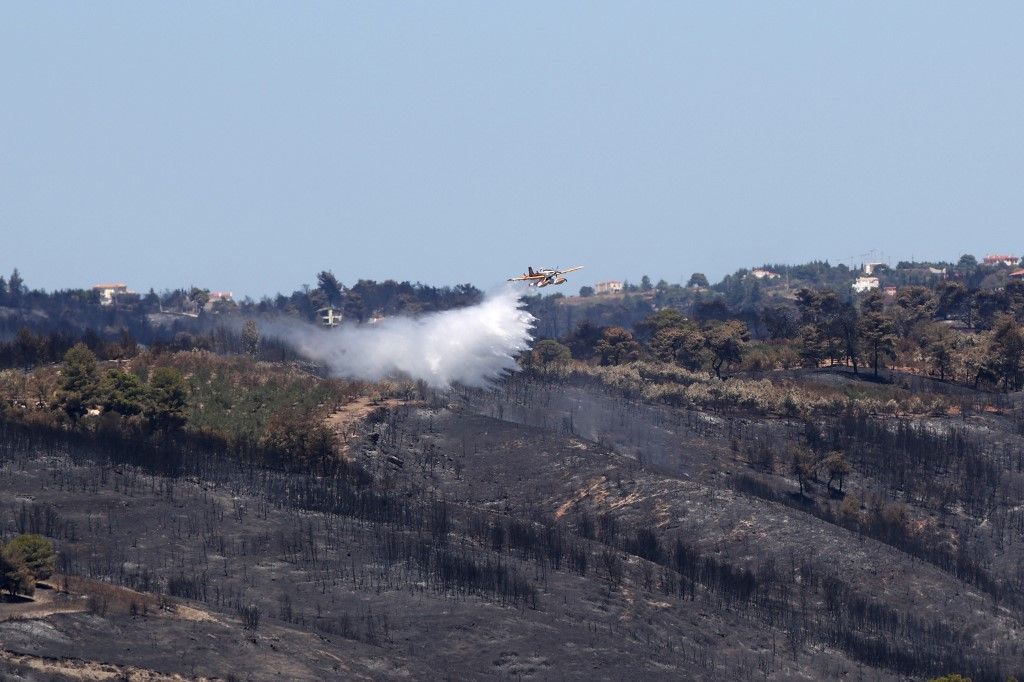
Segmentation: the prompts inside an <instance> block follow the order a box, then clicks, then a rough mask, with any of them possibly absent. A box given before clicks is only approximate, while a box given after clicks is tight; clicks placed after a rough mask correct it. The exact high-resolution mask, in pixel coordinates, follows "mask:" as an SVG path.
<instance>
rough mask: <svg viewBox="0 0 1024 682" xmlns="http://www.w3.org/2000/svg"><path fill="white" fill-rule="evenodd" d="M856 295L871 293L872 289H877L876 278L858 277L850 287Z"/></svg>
mask: <svg viewBox="0 0 1024 682" xmlns="http://www.w3.org/2000/svg"><path fill="white" fill-rule="evenodd" d="M851 288H852V289H853V290H854V291H855V292H856V293H858V294H863V293H864V292H865V291H871V290H872V289H877V288H878V278H877V277H858V278H857V279H856V281H854V283H853V285H852V287H851Z"/></svg>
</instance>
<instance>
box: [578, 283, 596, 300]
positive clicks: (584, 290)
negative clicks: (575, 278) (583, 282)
mask: <svg viewBox="0 0 1024 682" xmlns="http://www.w3.org/2000/svg"><path fill="white" fill-rule="evenodd" d="M593 295H594V287H588V286H582V287H580V296H581V297H582V298H589V297H590V296H593Z"/></svg>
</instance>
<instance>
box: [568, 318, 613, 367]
mask: <svg viewBox="0 0 1024 682" xmlns="http://www.w3.org/2000/svg"><path fill="white" fill-rule="evenodd" d="M603 333H604V329H603V328H601V327H598V326H597V325H595V324H594V323H593V322H591V321H589V320H584V321H583V322H580V323H579V324H578V325H576V329H574V330H572V333H571V334H569V336H567V337H566V338H565V342H566V344H568V346H569V350H570V351H572V356H573V357H574V358H578V359H581V360H585V359H587V358H591V357H593V356H594V353H595V349H596V348H597V344H598V343H599V342H600V341H601V335H602V334H603Z"/></svg>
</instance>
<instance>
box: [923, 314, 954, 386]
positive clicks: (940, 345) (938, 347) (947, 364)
mask: <svg viewBox="0 0 1024 682" xmlns="http://www.w3.org/2000/svg"><path fill="white" fill-rule="evenodd" d="M925 338H926V339H927V342H926V346H925V353H926V355H927V358H928V365H929V367H930V368H931V370H932V372H933V373H934V374H938V375H939V381H945V380H946V376H952V374H953V366H954V361H955V360H956V350H957V340H956V336H955V335H954V334H953V331H952V330H951V329H950V328H949V327H947V326H946V325H944V324H933V325H930V326H929V328H928V331H927V333H926V336H925Z"/></svg>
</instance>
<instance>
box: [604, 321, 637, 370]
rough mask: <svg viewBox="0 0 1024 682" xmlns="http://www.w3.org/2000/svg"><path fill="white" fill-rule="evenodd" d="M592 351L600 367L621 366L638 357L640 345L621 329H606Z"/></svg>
mask: <svg viewBox="0 0 1024 682" xmlns="http://www.w3.org/2000/svg"><path fill="white" fill-rule="evenodd" d="M594 351H595V352H596V353H597V357H598V358H599V359H600V362H601V364H602V365H622V364H625V363H627V362H632V361H634V360H636V359H638V358H639V357H640V344H639V343H637V341H636V339H634V338H633V335H632V334H630V333H629V332H628V331H627V330H625V329H623V328H622V327H608V328H607V329H605V330H604V332H603V333H602V334H601V340H600V341H598V342H597V346H595V348H594Z"/></svg>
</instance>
